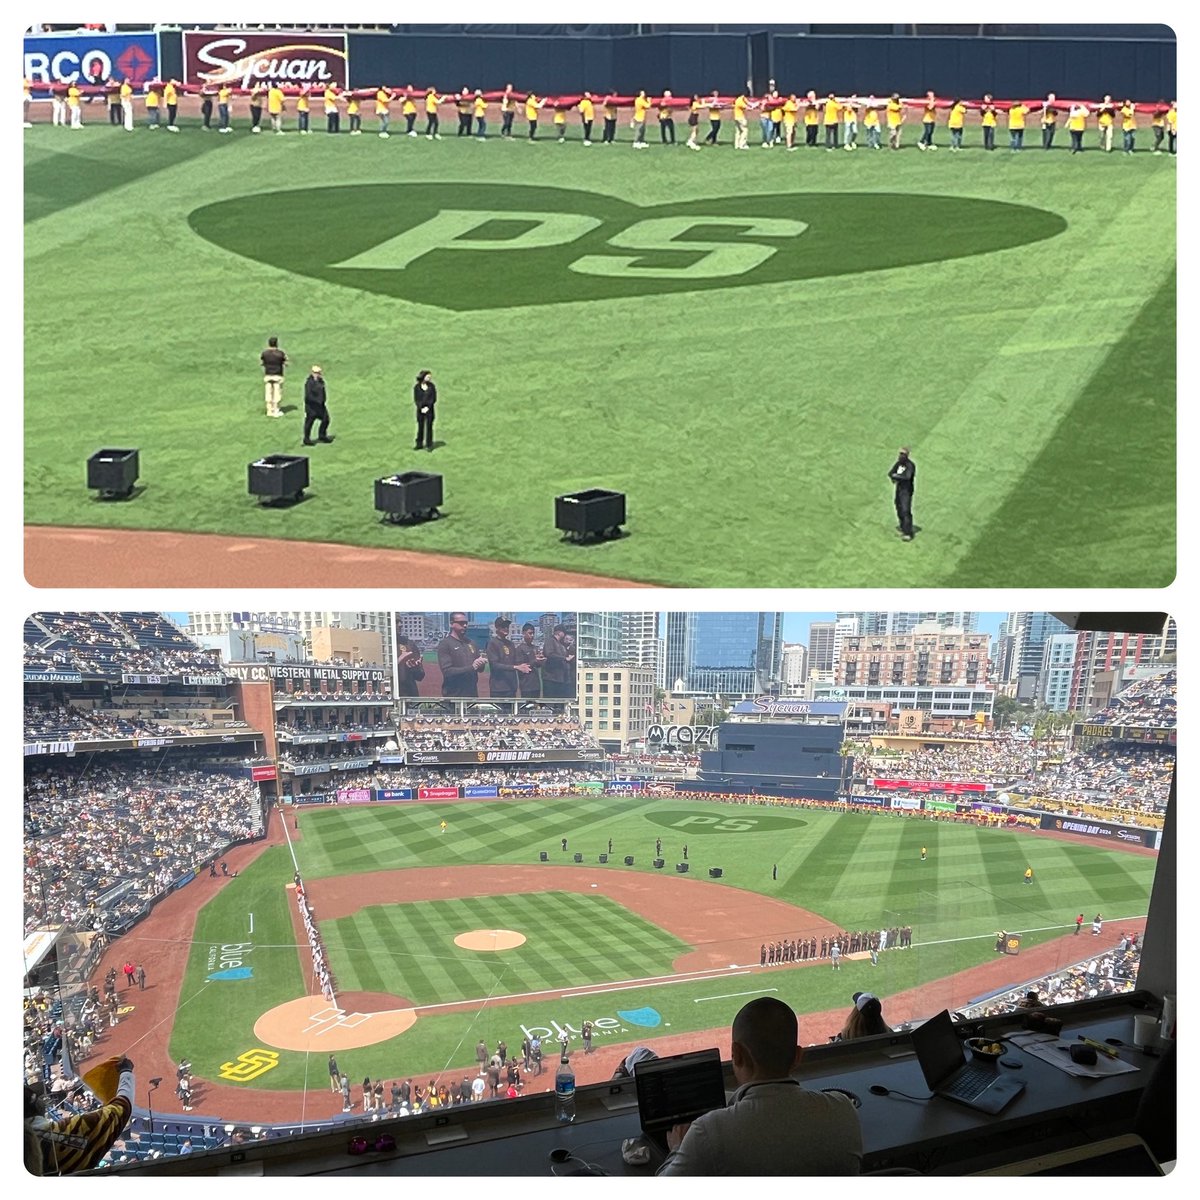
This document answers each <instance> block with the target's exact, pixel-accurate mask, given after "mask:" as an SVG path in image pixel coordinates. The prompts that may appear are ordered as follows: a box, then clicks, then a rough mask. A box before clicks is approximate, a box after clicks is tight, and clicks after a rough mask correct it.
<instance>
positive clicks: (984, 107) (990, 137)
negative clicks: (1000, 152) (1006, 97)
mask: <svg viewBox="0 0 1200 1200" xmlns="http://www.w3.org/2000/svg"><path fill="white" fill-rule="evenodd" d="M979 114H980V115H979V126H980V128H981V129H982V130H983V148H984V149H985V150H995V148H996V105H995V102H994V101H993V100H992V94H991V92H985V93H984V96H983V103H982V104H981V105H980V106H979Z"/></svg>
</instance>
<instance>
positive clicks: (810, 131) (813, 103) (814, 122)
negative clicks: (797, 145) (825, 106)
mask: <svg viewBox="0 0 1200 1200" xmlns="http://www.w3.org/2000/svg"><path fill="white" fill-rule="evenodd" d="M820 130H821V104H820V101H819V100H818V99H817V93H816V92H809V93H808V95H807V96H805V97H804V144H805V145H806V146H815V145H816V144H817V134H818V133H819V132H820Z"/></svg>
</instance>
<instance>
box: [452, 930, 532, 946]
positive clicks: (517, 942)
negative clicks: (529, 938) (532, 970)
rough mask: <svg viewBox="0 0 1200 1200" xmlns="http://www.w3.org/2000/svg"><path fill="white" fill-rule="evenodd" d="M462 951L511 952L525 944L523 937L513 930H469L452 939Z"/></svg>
mask: <svg viewBox="0 0 1200 1200" xmlns="http://www.w3.org/2000/svg"><path fill="white" fill-rule="evenodd" d="M454 944H455V945H456V946H461V947H462V948H463V949H464V950H511V949H512V948H513V947H514V946H523V945H524V944H525V935H524V934H523V933H517V932H516V930H514V929H470V930H468V931H467V932H466V933H460V934H459V935H458V937H456V938H455V939H454Z"/></svg>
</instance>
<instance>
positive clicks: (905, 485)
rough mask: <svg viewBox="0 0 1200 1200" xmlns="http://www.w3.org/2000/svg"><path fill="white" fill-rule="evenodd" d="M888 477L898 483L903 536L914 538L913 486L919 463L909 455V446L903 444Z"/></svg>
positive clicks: (897, 515)
mask: <svg viewBox="0 0 1200 1200" xmlns="http://www.w3.org/2000/svg"><path fill="white" fill-rule="evenodd" d="M888 478H889V479H890V480H891V481H892V483H894V484H895V485H896V496H895V503H896V519H897V521H898V523H899V524H898V526H897V527H898V529H899V531H900V536H901V538H903V539H904V541H906V542H911V541H912V540H913V516H912V502H913V488H914V487H915V485H916V481H917V464H916V463H915V462H913V460H912V459H911V458H909V456H908V447H907V446H901V447H900V451H899V454H898V455H897V458H896V461H895V463H894V464H893V465H892V469H891V470H890V471H889V472H888Z"/></svg>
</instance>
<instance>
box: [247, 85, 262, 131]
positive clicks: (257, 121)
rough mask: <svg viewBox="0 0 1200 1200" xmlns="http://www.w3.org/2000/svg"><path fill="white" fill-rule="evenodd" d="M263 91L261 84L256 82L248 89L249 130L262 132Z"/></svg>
mask: <svg viewBox="0 0 1200 1200" xmlns="http://www.w3.org/2000/svg"><path fill="white" fill-rule="evenodd" d="M263 93H264V89H263V86H262V84H260V83H256V84H255V85H254V86H253V87H252V88H251V89H250V132H251V133H262V111H263Z"/></svg>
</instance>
